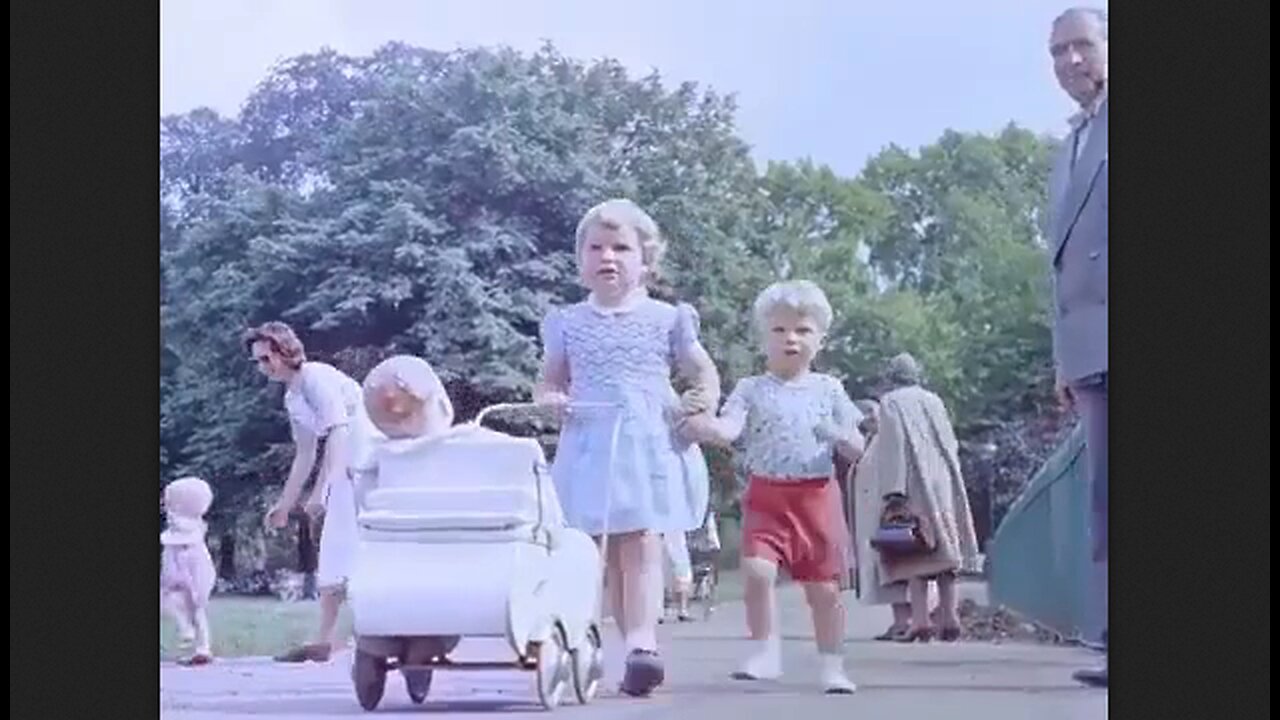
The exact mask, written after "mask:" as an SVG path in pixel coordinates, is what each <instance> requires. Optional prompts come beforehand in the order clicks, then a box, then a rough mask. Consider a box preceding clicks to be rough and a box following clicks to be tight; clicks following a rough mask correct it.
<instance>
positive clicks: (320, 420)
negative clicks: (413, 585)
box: [244, 322, 378, 662]
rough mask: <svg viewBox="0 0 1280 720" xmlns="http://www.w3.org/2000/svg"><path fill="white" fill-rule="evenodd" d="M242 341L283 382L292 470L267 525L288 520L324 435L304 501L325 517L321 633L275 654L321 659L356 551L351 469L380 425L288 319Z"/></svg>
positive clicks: (352, 386)
mask: <svg viewBox="0 0 1280 720" xmlns="http://www.w3.org/2000/svg"><path fill="white" fill-rule="evenodd" d="M244 344H245V347H246V348H247V349H248V350H249V352H250V353H251V356H252V360H253V362H254V363H256V364H257V366H258V370H259V371H260V372H262V374H263V375H266V376H267V377H268V378H270V379H271V380H273V381H275V382H279V383H282V384H283V385H284V386H285V394H284V407H285V411H286V412H287V413H288V416H289V426H290V430H291V432H292V435H293V442H294V457H293V465H292V466H291V467H290V470H289V477H288V479H287V480H286V481H285V484H284V489H283V490H282V491H281V493H280V497H279V499H278V500H277V501H276V503H275V504H274V505H273V506H272V507H271V509H270V510H269V511H268V512H267V524H268V525H269V526H270V527H274V528H277V529H279V528H284V527H285V526H287V525H288V524H289V513H290V512H291V511H292V510H293V508H294V507H296V506H297V504H298V500H299V499H300V498H301V497H302V491H303V484H304V483H306V481H307V478H308V477H310V475H311V472H312V470H313V469H314V468H315V466H316V461H317V458H316V454H317V453H316V450H317V447H318V446H319V444H320V440H321V439H324V440H325V443H324V455H323V457H321V458H320V459H319V463H320V472H319V473H318V474H317V477H316V482H315V486H314V487H313V488H312V490H311V494H310V495H309V496H308V497H307V500H306V502H305V503H304V505H303V507H304V509H305V510H306V512H307V515H308V516H310V517H312V518H315V517H318V516H320V515H322V514H323V515H324V518H325V520H324V526H323V529H322V530H321V533H320V557H319V563H318V567H317V570H316V585H317V589H318V590H319V593H320V627H319V632H318V633H317V634H316V639H315V641H314V642H312V643H308V644H304V645H301V646H298V647H294V648H291V649H289V650H288V651H286V652H284V653H283V654H281V655H279V656H277V657H276V660H278V661H280V662H306V661H313V662H325V661H327V660H328V659H329V657H330V655H331V654H332V652H333V649H334V647H335V644H336V637H335V636H336V632H337V624H338V611H339V610H340V609H341V607H342V603H343V601H344V599H345V591H346V582H347V577H348V576H349V574H350V570H351V562H352V558H353V553H354V550H355V537H356V506H355V492H354V484H353V469H354V468H357V467H360V465H361V464H362V462H363V461H364V457H365V455H366V454H367V453H368V452H369V448H370V446H371V443H372V441H373V439H374V438H375V436H376V435H377V434H378V431H377V429H376V428H374V427H373V425H372V424H371V423H370V422H369V418H368V416H367V415H366V414H365V409H364V400H363V393H362V391H361V388H360V384H359V383H357V382H356V381H355V380H353V379H352V378H350V377H348V376H347V375H345V374H344V373H343V372H342V371H340V370H338V369H337V368H335V367H333V366H332V365H328V364H325V363H320V362H308V361H307V359H306V351H305V349H304V348H303V345H302V341H301V340H299V339H298V336H297V335H296V334H295V333H294V332H293V329H292V328H290V327H289V326H288V325H286V324H284V323H282V322H269V323H266V324H264V325H261V326H259V327H256V328H253V329H251V330H249V331H248V332H247V333H245V336H244Z"/></svg>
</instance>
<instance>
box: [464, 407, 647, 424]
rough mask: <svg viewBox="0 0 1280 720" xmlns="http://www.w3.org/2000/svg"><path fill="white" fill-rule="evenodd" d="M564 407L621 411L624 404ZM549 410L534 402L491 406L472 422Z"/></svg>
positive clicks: (571, 409)
mask: <svg viewBox="0 0 1280 720" xmlns="http://www.w3.org/2000/svg"><path fill="white" fill-rule="evenodd" d="M564 407H566V408H568V409H569V411H570V412H572V411H573V410H574V409H579V410H588V409H591V410H621V409H622V404H621V403H613V402H570V403H568V404H567V405H565V406H564ZM549 409H550V406H547V405H542V404H540V403H534V402H511V403H497V404H494V405H489V406H487V407H485V408H482V409H481V410H480V412H478V413H476V417H475V419H474V420H472V421H471V422H472V423H473V424H475V425H479V424H481V423H482V422H484V419H485V418H487V417H488V416H489V415H492V414H493V413H498V412H506V411H509V410H526V411H527V410H534V411H546V410H549Z"/></svg>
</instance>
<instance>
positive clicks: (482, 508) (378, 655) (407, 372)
mask: <svg viewBox="0 0 1280 720" xmlns="http://www.w3.org/2000/svg"><path fill="white" fill-rule="evenodd" d="M364 392H365V402H366V406H367V408H368V412H369V417H370V419H371V420H372V421H373V423H374V424H375V425H376V426H377V427H378V429H379V430H381V431H382V432H383V433H385V434H386V436H387V440H386V441H384V442H382V443H381V444H380V445H379V446H378V447H377V448H376V449H375V450H374V452H373V453H371V456H370V462H369V465H368V467H365V468H362V469H361V471H360V473H359V475H358V478H357V490H356V496H357V503H358V520H357V522H358V525H359V545H358V549H357V554H356V558H357V559H356V562H355V567H354V570H353V573H352V578H351V580H350V583H349V585H350V590H349V594H350V598H351V608H352V613H353V620H354V626H355V631H356V634H357V638H358V640H357V657H356V666H355V670H354V679H355V683H356V691H357V696H358V698H359V699H360V702H361V704H362V705H363V706H365V707H366V708H367V709H371V708H372V707H373V706H376V705H377V703H378V701H379V700H380V698H381V695H382V689H383V686H384V684H385V677H386V673H387V671H388V670H391V669H395V668H399V669H401V670H402V671H403V672H405V674H406V680H407V684H408V689H409V693H410V697H411V698H412V699H413V700H414V701H415V702H422V699H423V698H425V695H426V692H427V687H428V686H429V684H430V673H431V671H432V669H434V668H440V667H449V668H451V669H466V668H467V667H469V666H472V664H470V663H466V662H456V661H454V660H451V659H450V657H449V655H450V653H452V652H453V651H454V649H455V648H456V646H457V645H458V644H459V641H460V638H461V637H464V636H484V637H498V638H505V639H506V640H507V642H508V644H509V646H510V650H511V654H510V655H507V656H506V657H505V658H504V660H503V661H501V662H496V663H495V662H486V663H483V664H482V666H483V667H484V668H486V669H494V668H495V666H497V667H510V668H512V669H519V670H533V671H535V673H536V675H537V681H536V689H537V692H538V696H539V700H540V701H541V702H542V703H543V704H544V705H546V706H548V707H549V706H553V705H555V704H557V703H558V702H559V698H560V696H561V695H562V694H563V692H564V690H565V689H566V688H568V687H569V684H570V680H572V681H573V683H572V685H573V689H574V690H575V692H576V694H577V695H578V697H579V700H580V701H582V702H586V701H588V700H589V699H590V697H591V696H592V695H594V693H595V689H596V686H597V685H598V680H599V675H600V667H599V666H600V660H601V652H600V642H599V637H600V632H599V627H598V625H597V617H598V609H599V599H600V567H601V562H600V555H599V551H598V550H597V548H596V546H595V544H594V543H593V542H592V540H591V538H590V537H589V536H587V535H586V534H584V533H581V532H579V531H576V530H572V529H570V528H568V527H566V526H565V522H564V516H563V512H562V510H561V507H560V503H559V501H558V499H557V497H556V494H555V488H554V485H553V483H551V481H550V477H549V475H548V474H547V473H546V461H545V458H544V455H543V451H542V448H541V447H540V446H539V445H538V443H537V442H536V441H534V440H532V439H526V438H518V437H513V436H511V435H506V434H503V433H499V432H495V431H492V430H488V429H485V428H483V427H480V425H479V424H477V423H467V424H462V425H457V426H454V425H452V421H453V407H452V404H451V402H450V401H449V397H448V394H447V393H446V392H445V390H444V386H443V385H442V384H441V383H440V380H439V378H438V377H437V376H436V374H435V372H434V371H433V370H432V369H431V367H430V365H429V364H428V363H426V361H424V360H422V359H420V358H415V357H411V356H397V357H393V358H390V359H388V360H386V361H385V362H383V363H381V364H380V365H378V366H377V367H375V368H374V369H373V370H372V371H371V372H370V373H369V376H368V377H367V378H366V380H365V383H364Z"/></svg>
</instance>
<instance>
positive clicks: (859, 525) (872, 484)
mask: <svg viewBox="0 0 1280 720" xmlns="http://www.w3.org/2000/svg"><path fill="white" fill-rule="evenodd" d="M958 451H959V443H958V442H957V441H956V436H955V431H954V429H953V428H952V427H951V421H950V419H949V418H948V416H947V410H946V407H945V406H944V405H943V404H942V400H941V398H939V397H938V396H937V395H934V394H933V393H931V392H929V391H928V390H925V389H924V388H921V387H919V386H908V387H902V388H898V389H896V390H893V391H891V392H889V393H888V394H886V395H884V396H883V397H882V398H881V399H880V427H879V431H878V432H877V433H876V436H875V438H874V440H873V441H872V443H871V448H869V449H868V452H867V455H868V457H867V458H866V461H865V462H864V463H860V464H859V468H858V470H857V478H856V481H855V484H856V486H857V488H858V489H857V491H856V492H855V493H854V495H855V497H857V515H856V516H855V517H856V521H855V524H856V530H857V533H858V538H859V539H858V546H857V549H858V557H859V559H860V560H861V561H862V562H860V563H859V565H860V566H868V565H870V566H874V567H873V568H868V569H867V570H863V571H861V572H860V573H859V579H860V581H861V582H862V584H863V587H862V592H863V593H864V594H870V595H873V596H874V595H875V592H874V591H872V592H871V593H868V586H867V582H868V581H871V582H872V583H874V585H873V587H876V588H880V589H882V590H885V591H888V594H887V595H886V597H897V596H896V595H894V594H893V593H895V592H897V591H898V590H899V588H898V587H884V586H886V585H891V584H893V583H899V582H901V581H903V580H909V579H911V578H920V577H925V578H927V577H932V576H935V575H939V574H942V573H946V572H953V571H960V570H963V571H971V570H976V569H977V564H978V562H977V560H978V541H977V538H976V536H975V535H974V530H973V515H972V514H971V512H970V510H969V496H968V495H967V494H966V493H965V487H964V478H963V476H962V475H961V472H960V457H959V454H958ZM891 493H902V494H905V495H906V496H907V498H908V502H909V504H910V506H911V510H912V512H914V513H915V514H916V516H917V517H919V518H920V521H921V529H922V530H923V532H924V535H925V537H926V538H927V539H928V541H929V543H930V545H931V546H932V547H933V550H932V551H931V552H928V553H925V554H921V555H917V556H914V557H910V558H903V559H893V560H886V559H885V558H884V557H882V556H881V555H880V554H879V553H877V552H875V551H874V550H871V548H870V536H871V533H873V532H874V531H875V528H876V527H877V526H878V525H879V521H880V512H881V510H882V509H883V507H884V500H883V498H884V497H885V496H886V495H889V494H891ZM868 560H869V561H870V562H867V561H868ZM868 572H873V573H874V574H871V575H868V576H867V578H866V579H865V580H864V579H863V576H864V575H863V574H864V573H868ZM887 602H898V600H892V599H891V600H887Z"/></svg>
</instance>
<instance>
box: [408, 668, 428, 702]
mask: <svg viewBox="0 0 1280 720" xmlns="http://www.w3.org/2000/svg"><path fill="white" fill-rule="evenodd" d="M401 674H402V675H404V688H405V690H407V691H408V692H409V700H411V701H412V702H413V704H414V705H421V704H422V703H424V702H426V701H427V693H428V692H430V691H431V671H430V670H404V671H402V673H401Z"/></svg>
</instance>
